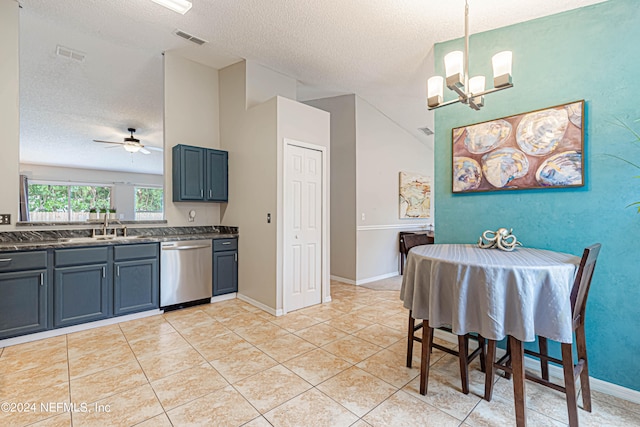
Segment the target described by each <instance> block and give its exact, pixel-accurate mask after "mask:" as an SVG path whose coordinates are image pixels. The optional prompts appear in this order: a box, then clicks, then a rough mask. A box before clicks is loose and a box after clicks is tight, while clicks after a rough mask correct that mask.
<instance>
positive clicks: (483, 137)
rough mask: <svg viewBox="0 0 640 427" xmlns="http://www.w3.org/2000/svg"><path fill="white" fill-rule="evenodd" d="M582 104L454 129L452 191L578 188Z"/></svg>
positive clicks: (581, 172) (581, 179) (581, 175)
mask: <svg viewBox="0 0 640 427" xmlns="http://www.w3.org/2000/svg"><path fill="white" fill-rule="evenodd" d="M583 113H584V100H582V101H576V102H571V103H569V104H563V105H557V106H555V107H549V108H545V109H542V110H538V111H532V112H529V113H523V114H518V115H515V116H510V117H504V118H501V119H496V120H491V121H488V122H483V123H477V124H473V125H469V126H464V127H459V128H454V129H453V131H452V140H453V165H452V178H453V185H452V186H453V192H454V193H469V192H480V191H498V190H523V189H534V188H563V187H581V186H583V185H584V167H583V157H582V153H583V151H584V130H583V128H584V122H583V117H584V114H583Z"/></svg>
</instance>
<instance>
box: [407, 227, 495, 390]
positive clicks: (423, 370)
mask: <svg viewBox="0 0 640 427" xmlns="http://www.w3.org/2000/svg"><path fill="white" fill-rule="evenodd" d="M429 243H432V241H430V238H429V237H428V236H426V235H424V234H407V235H405V236H404V246H405V250H406V253H407V254H408V253H409V251H410V250H411V248H413V247H415V246H419V245H426V244H429ZM425 322H426V326H425V325H424V323H425ZM420 329H423V331H422V335H423V336H422V338H421V337H418V336H416V332H417V331H419V330H420ZM438 329H441V330H444V331H446V332H449V333H452V332H451V329H449V328H438ZM407 331H408V334H407V368H410V367H411V365H412V361H413V360H412V359H413V342H414V341H417V342H420V343H422V356H421V359H420V394H422V395H425V394H427V380H428V378H429V362H430V359H431V351H432V350H433V349H434V348H435V349H438V350H441V351H444V352H446V353H449V354H452V355H454V356H456V357H458V359H459V361H460V380H461V382H462V392H463V393H464V394H469V364H470V363H471V362H472V361H473V360H474V359H475V358H476V357H478V356H480V367H481V370H482V372H485V364H484V361H485V357H484V352H485V341H484V338H483V337H481V336H480V335H478V336H474V335H471V334H466V335H458V350H453V349H450V348H448V347H445V346H443V345H440V344H438V343H434V342H433V332H434V329H433V328H432V327H430V326H429V321H428V320H425V321H423V322H421V323H418V324H417V325H416V319H414V318H413V312H412V311H411V310H409V325H408V328H407ZM470 339H475V340H477V341H478V348H476V349H475V350H474V351H473V352H471V353H469V340H470ZM425 343H427V345H425ZM427 350H428V351H427Z"/></svg>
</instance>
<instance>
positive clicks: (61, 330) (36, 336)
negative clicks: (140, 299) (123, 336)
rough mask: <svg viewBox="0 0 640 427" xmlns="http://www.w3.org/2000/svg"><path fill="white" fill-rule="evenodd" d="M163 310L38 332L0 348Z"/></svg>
mask: <svg viewBox="0 0 640 427" xmlns="http://www.w3.org/2000/svg"><path fill="white" fill-rule="evenodd" d="M162 313H163V311H162V310H149V311H142V312H140V313H133V314H127V315H125V316H118V317H111V318H109V319H104V320H96V321H95V322H89V323H83V324H81V325H73V326H67V327H66V328H58V329H51V330H49V331H43V332H36V333H35V334H29V335H22V336H19V337H15V338H7V339H4V340H0V347H9V346H11V345H16V344H24V343H27V342H32V341H37V340H42V339H45V338H53V337H57V336H60V335H65V334H71V333H73V332H79V331H86V330H87V329H94V328H99V327H101V326H108V325H114V324H116V323H122V322H126V321H129V320H135V319H142V318H144V317H149V316H155V315H157V314H162Z"/></svg>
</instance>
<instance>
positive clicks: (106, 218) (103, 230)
mask: <svg viewBox="0 0 640 427" xmlns="http://www.w3.org/2000/svg"><path fill="white" fill-rule="evenodd" d="M108 227H109V214H108V213H107V214H106V215H105V216H104V224H103V225H102V235H103V236H106V235H107V228H108Z"/></svg>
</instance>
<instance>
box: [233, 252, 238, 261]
mask: <svg viewBox="0 0 640 427" xmlns="http://www.w3.org/2000/svg"><path fill="white" fill-rule="evenodd" d="M233 255H234V258H235V259H236V262H238V252H236V253H235V254H233Z"/></svg>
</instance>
